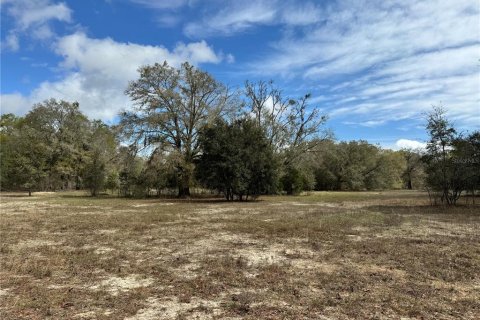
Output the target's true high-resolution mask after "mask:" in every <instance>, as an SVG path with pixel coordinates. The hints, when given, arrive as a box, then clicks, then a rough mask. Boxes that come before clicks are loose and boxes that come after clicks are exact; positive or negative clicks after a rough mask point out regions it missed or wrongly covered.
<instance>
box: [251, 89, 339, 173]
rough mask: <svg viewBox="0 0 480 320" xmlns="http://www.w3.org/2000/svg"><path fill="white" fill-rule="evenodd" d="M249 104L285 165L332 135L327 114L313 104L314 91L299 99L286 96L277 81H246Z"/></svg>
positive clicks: (257, 121) (255, 118) (259, 124)
mask: <svg viewBox="0 0 480 320" xmlns="http://www.w3.org/2000/svg"><path fill="white" fill-rule="evenodd" d="M244 92H245V97H246V101H245V104H246V106H247V107H248V108H249V112H250V114H251V116H252V117H253V118H254V120H255V122H256V123H257V125H258V126H260V127H261V128H263V130H264V131H265V134H266V137H267V140H268V142H269V144H270V145H271V146H272V148H273V150H274V152H275V154H277V156H279V157H280V160H281V162H282V164H283V165H285V166H288V165H290V164H292V163H293V162H294V161H295V160H296V159H297V158H298V157H299V156H301V155H302V154H304V153H305V152H307V151H308V150H311V149H312V148H314V147H315V145H316V144H315V143H314V142H315V141H321V140H322V139H324V138H329V137H330V136H331V133H330V132H329V131H328V130H326V129H325V128H323V126H324V124H325V122H326V121H327V116H326V115H322V114H320V110H319V109H318V108H316V107H312V106H309V101H310V98H311V95H310V94H306V95H304V96H303V97H301V98H299V99H291V98H288V97H285V96H284V95H283V93H282V91H281V90H280V89H278V88H277V87H276V86H275V85H274V83H273V81H269V82H265V81H259V82H249V81H247V82H246V83H245V91H244Z"/></svg>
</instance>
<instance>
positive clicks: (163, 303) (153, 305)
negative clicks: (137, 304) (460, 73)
mask: <svg viewBox="0 0 480 320" xmlns="http://www.w3.org/2000/svg"><path fill="white" fill-rule="evenodd" d="M146 302H147V304H148V307H146V308H144V309H141V310H139V311H138V312H137V314H136V315H134V316H133V317H129V318H126V319H125V320H153V319H159V320H163V319H176V318H177V316H179V315H180V314H182V313H186V312H188V319H199V320H203V319H213V318H216V317H218V316H219V315H220V314H221V309H220V302H219V301H211V300H201V299H198V298H195V297H193V298H192V299H191V300H190V302H188V303H185V302H179V301H178V298H177V297H172V298H170V299H169V298H165V299H161V300H160V299H157V298H154V297H150V298H148V299H147V301H146ZM199 307H201V308H200V309H207V311H208V313H206V312H202V311H200V310H195V311H194V310H193V309H196V308H199Z"/></svg>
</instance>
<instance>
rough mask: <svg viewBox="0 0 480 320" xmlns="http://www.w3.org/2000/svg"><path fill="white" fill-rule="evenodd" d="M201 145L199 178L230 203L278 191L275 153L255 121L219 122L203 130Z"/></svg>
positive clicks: (198, 166) (198, 168)
mask: <svg viewBox="0 0 480 320" xmlns="http://www.w3.org/2000/svg"><path fill="white" fill-rule="evenodd" d="M200 146H201V150H202V154H201V157H200V159H199V161H198V164H197V176H198V178H199V180H200V181H201V182H202V183H203V184H205V185H206V186H207V187H209V188H212V189H217V190H219V191H221V192H223V194H224V195H225V197H226V198H227V200H234V199H238V200H240V201H242V200H248V198H249V197H251V198H255V197H256V196H258V195H260V194H263V193H269V192H272V191H273V189H274V188H275V185H276V164H275V160H274V158H273V150H272V147H271V145H270V144H269V142H268V140H267V139H266V137H265V133H264V131H263V129H262V128H260V127H259V126H258V125H256V124H255V122H254V121H253V120H251V119H242V120H236V121H234V122H233V123H231V124H228V123H227V122H225V121H224V120H221V119H218V120H217V121H216V122H215V124H214V125H210V126H207V127H205V128H204V130H203V131H202V134H201V138H200Z"/></svg>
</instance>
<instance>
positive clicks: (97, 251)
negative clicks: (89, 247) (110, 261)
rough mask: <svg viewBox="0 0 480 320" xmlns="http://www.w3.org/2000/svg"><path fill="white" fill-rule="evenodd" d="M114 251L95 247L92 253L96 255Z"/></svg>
mask: <svg viewBox="0 0 480 320" xmlns="http://www.w3.org/2000/svg"><path fill="white" fill-rule="evenodd" d="M114 250H115V249H113V248H109V247H97V248H96V249H95V251H93V252H94V253H96V254H106V253H109V252H112V251H114Z"/></svg>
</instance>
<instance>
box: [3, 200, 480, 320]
mask: <svg viewBox="0 0 480 320" xmlns="http://www.w3.org/2000/svg"><path fill="white" fill-rule="evenodd" d="M479 209H480V207H479V206H459V207H455V208H444V207H431V206H428V198H427V197H426V195H425V194H422V193H417V192H408V191H405V192H403V191H395V192H344V193H342V192H318V193H311V194H307V195H301V196H295V197H286V196H276V197H262V198H261V199H260V200H259V201H256V202H249V203H227V202H223V201H218V200H208V199H202V200H199V201H195V200H192V201H179V200H171V199H162V200H158V199H147V200H132V199H117V198H112V197H100V198H90V197H85V196H84V194H83V193H44V194H34V196H33V197H24V196H21V195H18V194H4V195H2V198H1V211H0V237H1V243H0V301H1V303H0V318H1V319H124V318H125V319H137V320H148V319H365V318H378V319H399V318H406V319H478V318H480V303H479V301H480V276H479V275H480V246H479V243H480V210H479Z"/></svg>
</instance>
